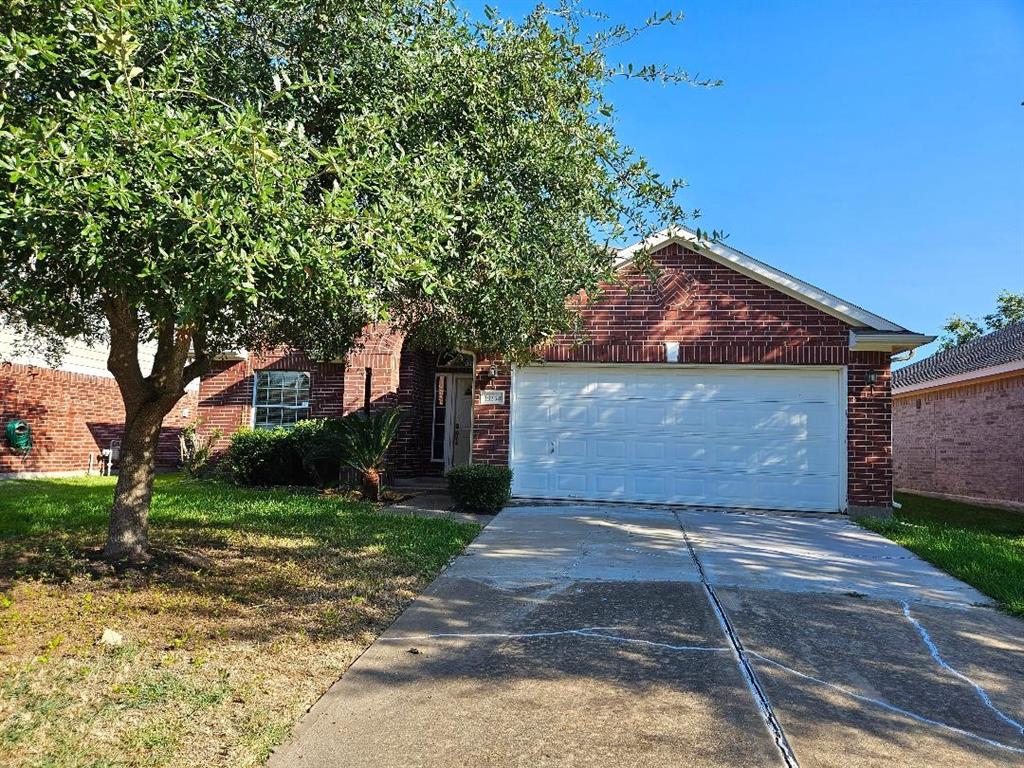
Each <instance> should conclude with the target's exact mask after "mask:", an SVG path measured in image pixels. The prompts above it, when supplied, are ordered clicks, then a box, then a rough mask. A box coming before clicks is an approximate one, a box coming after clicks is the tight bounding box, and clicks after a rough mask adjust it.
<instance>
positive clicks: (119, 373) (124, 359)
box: [102, 294, 146, 405]
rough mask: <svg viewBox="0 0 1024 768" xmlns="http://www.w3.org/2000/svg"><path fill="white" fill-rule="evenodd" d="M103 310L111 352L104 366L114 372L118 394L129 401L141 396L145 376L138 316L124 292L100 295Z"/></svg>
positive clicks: (112, 373) (126, 401)
mask: <svg viewBox="0 0 1024 768" xmlns="http://www.w3.org/2000/svg"><path fill="white" fill-rule="evenodd" d="M102 305H103V314H104V315H105V316H106V318H107V325H108V326H109V327H110V352H109V354H108V355H107V370H108V371H110V373H111V375H113V377H114V380H115V381H116V382H117V384H118V387H119V388H120V389H121V395H122V396H123V397H124V399H125V404H126V405H127V404H128V401H129V398H131V400H132V402H135V401H137V400H138V399H139V398H140V397H141V396H142V393H141V390H142V388H143V387H144V386H145V385H146V378H145V377H144V376H143V375H142V368H141V367H140V366H139V317H138V315H137V314H136V312H135V310H134V309H133V308H132V306H131V304H129V302H128V299H126V298H125V296H124V294H117V295H111V294H106V295H105V296H104V297H103V299H102Z"/></svg>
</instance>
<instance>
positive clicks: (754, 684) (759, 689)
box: [673, 512, 800, 768]
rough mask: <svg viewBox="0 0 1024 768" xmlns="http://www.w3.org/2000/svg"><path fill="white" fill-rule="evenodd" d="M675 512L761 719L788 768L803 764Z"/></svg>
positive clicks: (709, 599)
mask: <svg viewBox="0 0 1024 768" xmlns="http://www.w3.org/2000/svg"><path fill="white" fill-rule="evenodd" d="M673 515H674V516H675V518H676V522H677V523H678V524H679V530H680V531H682V532H683V541H685V542H686V548H687V550H689V552H690V557H691V558H693V564H694V566H695V567H696V569H697V575H698V576H699V577H700V582H701V584H702V585H703V587H704V592H705V593H706V594H707V597H708V602H710V603H711V609H712V611H714V613H715V616H716V617H717V618H718V622H719V624H721V626H722V631H723V632H724V633H725V636H726V639H728V641H729V644H730V645H731V646H732V651H733V654H734V656H735V657H736V662H737V664H738V665H739V668H740V671H741V672H742V673H743V677H744V678H745V679H746V681H747V685H748V687H749V688H750V692H751V694H752V695H753V697H754V701H755V703H756V704H757V708H758V710H759V711H760V713H761V719H762V720H763V721H764V724H765V727H766V728H767V729H768V733H769V735H770V736H771V737H772V740H773V741H774V742H775V746H776V747H777V748H778V750H779V754H780V755H781V757H782V761H783V763H785V764H786V766H787V768H799V766H800V763H799V762H798V761H797V759H796V754H795V753H794V752H793V747H792V746H790V743H789V739H787V738H786V732H785V731H784V730H783V729H782V723H780V722H779V719H778V717H776V715H775V710H774V709H772V704H771V701H769V699H768V694H767V693H765V690H764V687H763V686H762V685H761V681H760V680H759V679H758V677H757V672H756V671H755V670H754V667H753V665H751V663H750V660H749V659H748V658H747V652H746V650H745V649H744V647H743V642H742V641H741V640H740V637H739V635H738V634H737V633H736V630H735V628H734V627H733V625H732V622H731V621H729V617H728V615H727V614H726V612H725V608H724V607H723V606H722V603H721V601H720V600H719V599H718V595H717V594H716V593H715V588H714V587H713V586H712V585H711V582H710V581H709V580H708V576H707V573H705V572H704V565H703V563H701V561H700V558H699V557H697V552H696V550H694V548H693V544H692V543H691V542H690V537H689V536H688V535H687V533H686V527H685V526H684V525H683V521H682V520H680V519H679V515H678V513H676V512H673Z"/></svg>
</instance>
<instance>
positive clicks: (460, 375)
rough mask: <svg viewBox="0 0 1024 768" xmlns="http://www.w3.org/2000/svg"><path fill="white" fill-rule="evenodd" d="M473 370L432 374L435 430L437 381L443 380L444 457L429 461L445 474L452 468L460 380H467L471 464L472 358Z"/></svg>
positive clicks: (473, 390)
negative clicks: (441, 467) (468, 389)
mask: <svg viewBox="0 0 1024 768" xmlns="http://www.w3.org/2000/svg"><path fill="white" fill-rule="evenodd" d="M473 362H474V365H473V370H471V371H442V372H441V373H435V374H434V396H433V397H432V398H431V402H432V403H433V405H432V407H431V424H432V425H433V426H432V427H431V429H432V430H433V429H437V424H436V423H435V421H434V413H435V411H436V408H437V382H438V380H439V379H442V378H443V379H445V396H444V457H443V458H442V460H441V461H437V460H436V459H433V458H432V459H431V461H432V462H433V463H435V464H438V463H440V464H442V465H443V467H444V471H445V472H447V471H448V470H449V469H451V467H452V458H453V453H454V439H455V406H456V402H455V400H456V396H457V395H456V393H457V391H458V387H457V384H456V382H457V381H458V380H460V379H469V387H470V391H469V455H468V462H467V463H469V464H472V463H473V430H474V427H475V423H476V419H475V418H474V416H475V414H474V413H473V411H474V408H473V406H474V405H475V404H476V374H475V370H476V358H475V357H474V358H473ZM433 438H434V435H433V432H431V445H433Z"/></svg>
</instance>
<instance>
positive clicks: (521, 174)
mask: <svg viewBox="0 0 1024 768" xmlns="http://www.w3.org/2000/svg"><path fill="white" fill-rule="evenodd" d="M677 19H678V17H676V16H665V17H652V18H651V19H648V20H647V21H646V22H644V23H641V24H640V25H639V26H638V27H637V28H627V27H615V26H613V27H605V28H603V29H601V30H598V31H596V32H594V31H593V30H592V29H591V28H592V27H593V25H594V22H593V19H592V18H591V17H587V16H584V15H582V14H580V13H578V12H577V10H576V9H575V8H574V7H572V6H559V7H557V8H554V9H544V8H539V9H538V10H537V11H535V12H534V13H532V14H530V15H529V16H527V17H526V18H525V19H523V20H521V21H518V22H512V21H508V20H505V19H502V18H499V17H498V16H497V15H496V14H495V13H493V12H490V11H489V12H488V13H487V16H486V18H485V19H484V20H482V21H472V20H470V19H469V18H467V17H465V16H463V15H461V14H460V13H459V12H458V11H457V9H456V8H454V7H453V6H452V5H450V4H447V3H443V2H441V3H439V2H429V1H428V0H420V1H417V0H324V1H323V2H316V3H307V2H296V1H295V0H222V1H221V2H218V3H206V2H201V1H200V0H15V1H14V2H10V3H5V4H4V6H3V10H0V69H2V70H3V77H2V78H0V319H2V321H3V322H5V323H6V324H8V325H10V326H13V327H14V328H15V329H17V330H18V331H19V332H20V333H21V334H22V336H23V338H25V339H32V340H33V342H34V343H38V344H44V345H47V346H48V348H49V349H51V350H56V351H58V352H59V347H60V344H61V340H63V339H68V338H75V337H77V338H85V339H89V340H95V341H97V342H102V343H106V344H109V349H110V354H109V360H108V368H109V370H110V372H111V374H112V375H113V377H114V379H115V380H116V382H117V385H118V387H119V388H120V391H121V394H122V396H123V399H124V406H125V414H126V416H125V419H126V421H125V431H124V436H123V442H122V454H121V457H122V458H121V469H120V474H119V477H118V481H117V486H116V490H115V494H114V502H113V508H112V513H111V517H110V528H109V535H108V540H107V544H106V548H105V554H106V555H107V556H108V557H110V558H113V559H124V558H127V559H131V560H138V559H145V558H146V557H147V547H148V538H147V517H148V510H149V502H150V498H151V494H152V480H153V473H154V459H155V450H156V442H157V438H158V435H159V431H160V427H161V424H162V421H163V419H164V417H165V415H166V414H167V413H168V412H169V411H170V410H171V408H172V407H173V406H174V404H175V403H176V402H177V401H178V400H179V399H180V398H181V397H182V395H183V392H184V387H185V386H186V384H187V383H188V382H189V381H190V380H192V379H194V378H195V377H196V376H199V375H201V374H202V373H203V372H204V371H205V370H206V369H207V368H208V366H209V365H210V363H211V360H213V359H214V358H215V356H216V355H217V354H218V353H219V352H223V351H225V350H228V349H236V348H246V349H250V350H259V349H266V348H270V347H275V346H281V345H287V346H291V347H294V348H297V349H301V350H303V351H305V352H307V353H308V354H310V355H311V356H312V357H314V358H319V359H326V358H336V357H338V356H341V355H343V354H345V353H346V351H347V350H349V349H350V348H351V346H352V345H353V343H354V342H355V340H356V339H357V337H358V335H359V333H360V330H361V329H362V328H363V327H364V326H365V325H366V324H367V323H371V322H390V323H395V324H398V325H401V326H404V327H407V328H412V327H415V328H416V329H417V331H418V332H419V333H420V334H423V335H425V336H428V337H431V338H432V339H433V340H434V341H435V342H437V343H458V344H463V345H473V346H475V347H478V348H483V349H489V350H494V351H498V352H503V353H506V354H512V355H515V354H522V353H523V351H524V350H527V349H529V348H530V347H531V346H533V345H535V344H537V343H538V342H541V341H543V339H544V338H545V337H547V336H549V335H550V334H553V333H555V332H558V331H562V330H565V329H567V328H569V327H570V326H571V325H572V322H573V313H572V308H571V306H567V304H566V302H565V297H567V296H569V295H572V294H574V293H575V292H577V291H579V290H581V289H592V288H593V287H594V286H595V285H596V284H597V282H598V281H599V280H600V279H601V278H604V277H607V276H608V274H609V270H610V266H611V265H610V261H609V254H608V250H607V247H606V246H607V243H608V242H610V241H612V240H614V239H615V238H617V237H620V236H623V235H625V234H630V235H636V236H641V235H645V234H647V233H648V232H650V231H651V230H653V229H654V228H656V227H658V226H661V225H663V224H664V223H666V222H667V221H668V220H669V219H678V218H679V217H681V216H682V215H683V212H682V211H680V210H679V209H678V206H677V205H676V202H675V198H676V193H677V189H678V184H677V183H676V182H673V181H664V180H661V179H659V178H658V176H657V175H656V174H655V173H653V172H652V171H651V170H650V169H649V167H648V166H647V164H646V163H645V162H644V160H643V159H642V158H641V157H639V156H637V155H635V154H634V153H633V152H632V151H631V150H630V149H629V148H628V147H625V146H623V145H622V144H621V143H620V142H619V141H618V140H617V138H616V134H615V129H614V122H613V120H612V110H611V106H610V104H608V103H607V99H606V97H605V94H606V89H607V85H608V84H609V82H610V81H611V80H612V79H613V78H615V77H617V76H633V77H642V78H645V79H649V80H650V79H654V80H663V81H669V82H672V81H675V82H680V81H689V80H690V78H689V77H688V76H687V75H686V74H685V73H683V72H671V71H666V70H664V69H662V68H659V67H653V66H644V67H637V68H635V69H634V68H633V67H631V66H625V67H622V66H619V65H618V64H617V63H616V62H615V61H613V60H612V58H611V51H612V50H613V48H614V46H616V45H618V44H619V43H622V42H624V41H628V40H629V39H630V38H632V37H633V36H634V35H635V34H636V33H637V32H638V31H641V30H642V29H644V28H646V27H649V26H652V25H657V24H661V23H673V22H675V21H676V20H677ZM584 26H585V27H587V29H588V31H587V32H584V30H583V27H584ZM627 230H628V232H627ZM140 345H149V346H150V347H151V348H154V349H155V361H154V363H153V365H152V369H151V370H144V369H143V367H142V366H141V365H140V362H139V347H140Z"/></svg>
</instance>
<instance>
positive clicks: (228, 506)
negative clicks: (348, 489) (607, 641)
mask: <svg viewBox="0 0 1024 768" xmlns="http://www.w3.org/2000/svg"><path fill="white" fill-rule="evenodd" d="M113 482H114V480H113V479H112V478H76V479H61V480H56V479H54V480H18V481H0V765H4V766H8V765H9V766H12V768H13V767H14V766H24V767H25V768H28V767H29V766H48V767H50V768H71V767H72V766H76V767H77V766H99V765H103V766H119V767H124V768H128V767H132V768H134V767H136V766H139V767H141V766H176V765H207V766H211V768H212V767H213V766H225V767H226V766H232V767H233V766H257V765H261V764H262V763H263V762H264V761H265V760H266V757H267V755H268V753H269V751H270V750H271V749H272V748H273V747H274V746H275V745H276V744H278V743H280V742H281V741H282V740H283V739H285V738H286V737H287V735H288V733H289V731H290V729H291V726H292V725H293V724H294V722H295V721H296V719H297V718H298V717H300V716H301V714H302V713H303V712H305V711H306V709H307V708H308V707H309V706H310V705H312V704H313V702H314V701H316V699H317V698H318V697H319V696H320V695H321V694H322V693H323V692H324V691H325V690H326V688H327V687H329V686H330V684H331V683H332V682H333V681H334V680H335V679H336V678H337V676H338V675H339V674H340V673H341V672H342V671H343V670H344V669H346V668H347V667H348V665H349V664H351V662H352V661H353V660H354V659H355V658H357V656H358V655H359V653H361V652H362V650H363V649H364V648H365V647H366V646H367V645H369V643H371V642H372V641H373V639H374V638H375V637H376V636H377V635H378V634H380V632H381V631H383V630H384V629H385V628H386V627H387V626H388V625H389V624H390V623H391V622H392V621H394V619H395V617H396V616H397V615H398V613H399V612H400V611H401V610H402V609H403V608H404V607H405V606H406V605H407V604H408V602H409V601H410V600H411V599H412V598H413V597H414V596H415V595H416V594H417V593H418V592H419V591H420V590H422V588H423V587H424V586H425V585H426V584H428V583H429V582H430V580H431V579H432V578H433V577H434V575H435V574H436V573H437V572H438V571H439V570H440V569H441V568H442V567H444V565H445V564H446V563H447V562H448V561H449V560H450V559H451V557H452V556H454V555H456V554H458V553H459V552H460V551H461V550H462V549H463V548H464V547H465V546H466V544H467V543H469V542H470V541H471V540H472V539H473V537H474V536H475V535H476V533H477V532H478V530H479V527H478V526H475V525H467V524H464V523H457V522H454V521H449V520H443V519H425V518H417V517H406V516H398V515H390V514H387V513H386V511H385V512H381V511H378V510H377V509H376V508H374V507H372V506H370V505H368V504H362V503H358V502H353V501H350V500H347V499H345V498H344V497H342V496H337V495H335V496H325V495H320V494H318V493H315V492H304V491H295V492H290V491H285V490H277V491H267V490H255V489H245V488H238V487H235V486H232V485H228V484H225V483H219V482H208V481H194V480H189V479H186V478H183V477H180V476H177V475H164V476H160V477H158V478H157V481H156V486H155V493H154V496H153V504H152V510H151V514H150V536H151V539H152V542H153V545H154V549H155V551H156V552H157V555H158V557H157V559H156V561H155V565H154V566H153V567H152V568H151V569H149V570H146V571H128V572H126V573H124V574H120V575H118V574H115V573H113V572H111V571H108V570H105V569H102V568H97V563H96V560H95V553H96V552H97V551H98V549H99V548H100V547H101V546H102V544H103V540H104V536H105V532H106V525H107V514H108V510H109V507H110V502H111V497H112V491H113ZM106 628H110V629H113V630H115V631H117V632H119V633H121V635H122V636H123V638H124V645H122V646H120V647H104V646H102V645H99V644H98V643H97V640H98V639H99V637H100V636H101V635H102V633H103V630H104V629H106Z"/></svg>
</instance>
